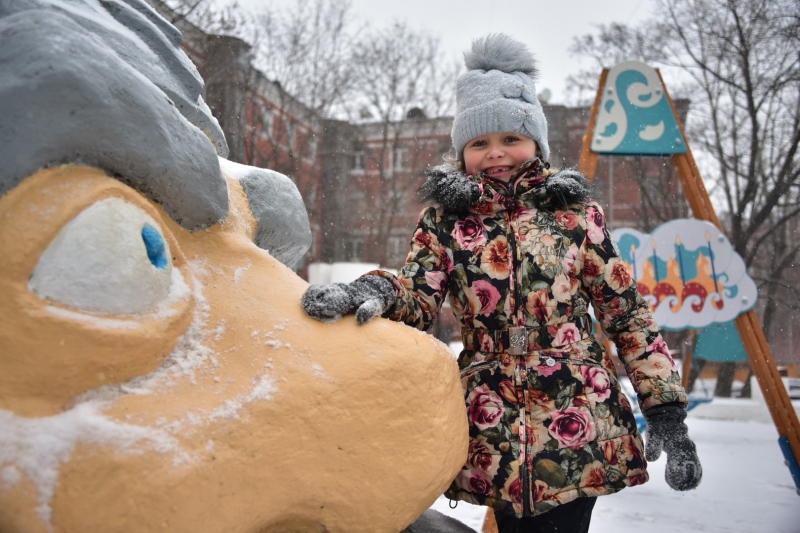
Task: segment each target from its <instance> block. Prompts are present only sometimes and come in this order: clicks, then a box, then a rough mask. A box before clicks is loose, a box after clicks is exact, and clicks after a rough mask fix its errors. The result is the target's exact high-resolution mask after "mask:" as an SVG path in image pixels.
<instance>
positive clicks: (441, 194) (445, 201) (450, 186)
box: [419, 165, 481, 211]
mask: <svg viewBox="0 0 800 533" xmlns="http://www.w3.org/2000/svg"><path fill="white" fill-rule="evenodd" d="M425 177H426V179H425V183H423V184H422V185H421V186H420V188H419V195H420V197H421V198H422V200H423V201H432V202H436V203H437V204H439V205H441V206H442V207H444V208H445V209H449V210H451V211H465V210H467V209H469V208H470V207H474V206H476V205H478V202H479V201H480V199H481V188H480V186H479V185H478V183H477V182H476V181H475V180H474V179H471V178H470V177H468V176H466V175H465V174H464V173H463V172H460V171H459V170H456V169H454V168H451V167H450V166H448V165H439V166H437V167H433V168H429V169H427V170H426V171H425Z"/></svg>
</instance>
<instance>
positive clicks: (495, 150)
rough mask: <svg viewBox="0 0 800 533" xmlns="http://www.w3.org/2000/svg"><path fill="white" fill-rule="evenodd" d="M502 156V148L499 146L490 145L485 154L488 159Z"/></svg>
mask: <svg viewBox="0 0 800 533" xmlns="http://www.w3.org/2000/svg"><path fill="white" fill-rule="evenodd" d="M502 156H503V149H502V147H500V146H492V147H490V148H489V151H488V152H487V154H486V157H488V158H489V159H495V158H497V157H502Z"/></svg>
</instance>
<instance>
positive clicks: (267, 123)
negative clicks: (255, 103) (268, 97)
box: [261, 105, 272, 139]
mask: <svg viewBox="0 0 800 533" xmlns="http://www.w3.org/2000/svg"><path fill="white" fill-rule="evenodd" d="M261 132H262V133H263V134H264V135H266V136H267V137H268V138H270V139H271V138H272V108H271V107H269V106H268V105H264V106H262V107H261Z"/></svg>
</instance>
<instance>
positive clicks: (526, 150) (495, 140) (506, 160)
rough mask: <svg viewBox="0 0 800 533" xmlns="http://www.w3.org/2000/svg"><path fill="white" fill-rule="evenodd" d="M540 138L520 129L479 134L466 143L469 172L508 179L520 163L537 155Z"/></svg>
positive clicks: (467, 168) (465, 162) (465, 149)
mask: <svg viewBox="0 0 800 533" xmlns="http://www.w3.org/2000/svg"><path fill="white" fill-rule="evenodd" d="M537 152H538V147H537V146H536V141H534V140H533V139H531V138H530V137H526V136H525V135H520V134H519V133H510V132H501V133H488V134H486V135H481V136H480V137H475V138H474V139H472V140H470V141H469V142H468V143H467V145H466V146H465V147H464V167H465V170H466V172H467V174H470V175H478V174H481V173H483V174H486V175H487V176H489V177H491V178H494V179H497V180H501V181H508V180H509V179H511V177H512V176H513V175H514V174H515V173H516V172H517V171H518V170H519V167H520V165H522V163H524V162H525V161H527V160H528V159H532V158H534V157H536V154H537Z"/></svg>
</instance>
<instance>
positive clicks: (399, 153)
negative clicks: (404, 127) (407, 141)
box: [353, 148, 409, 172]
mask: <svg viewBox="0 0 800 533" xmlns="http://www.w3.org/2000/svg"><path fill="white" fill-rule="evenodd" d="M391 154H392V155H391V160H390V161H389V168H390V169H392V170H409V162H408V149H407V148H395V149H394V150H393V151H392V152H391ZM366 164H367V154H366V152H364V151H363V150H357V151H355V152H353V172H363V171H364V170H365V169H366Z"/></svg>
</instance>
